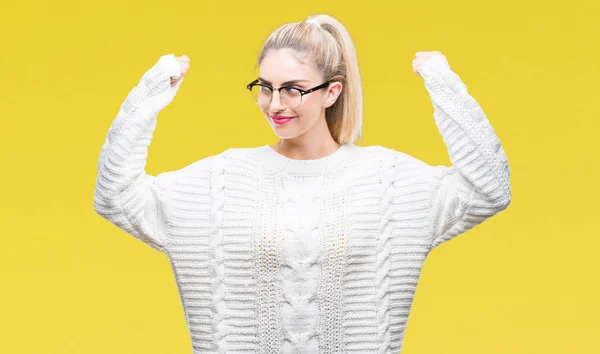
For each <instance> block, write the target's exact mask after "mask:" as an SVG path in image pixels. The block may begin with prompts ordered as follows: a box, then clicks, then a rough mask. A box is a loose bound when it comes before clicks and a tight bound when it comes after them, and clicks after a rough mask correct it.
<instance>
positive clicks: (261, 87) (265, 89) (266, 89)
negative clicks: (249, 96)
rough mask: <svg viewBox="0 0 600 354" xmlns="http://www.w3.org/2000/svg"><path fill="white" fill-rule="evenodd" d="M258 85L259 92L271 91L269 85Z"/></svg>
mask: <svg viewBox="0 0 600 354" xmlns="http://www.w3.org/2000/svg"><path fill="white" fill-rule="evenodd" d="M259 86H260V91H261V92H265V93H267V92H271V91H272V90H271V88H270V87H269V86H263V85H259Z"/></svg>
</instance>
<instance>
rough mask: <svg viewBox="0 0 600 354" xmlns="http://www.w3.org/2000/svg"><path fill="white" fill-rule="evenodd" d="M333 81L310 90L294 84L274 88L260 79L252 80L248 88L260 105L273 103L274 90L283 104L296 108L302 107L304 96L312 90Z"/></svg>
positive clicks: (327, 83) (326, 84) (323, 86)
mask: <svg viewBox="0 0 600 354" xmlns="http://www.w3.org/2000/svg"><path fill="white" fill-rule="evenodd" d="M331 82H333V80H329V81H327V82H325V83H323V84H321V85H319V86H315V87H313V88H311V89H308V90H302V89H299V88H297V87H293V86H283V87H280V88H273V87H271V86H269V85H267V84H261V83H259V82H258V79H256V80H254V81H252V82H251V83H249V84H248V85H246V88H248V90H249V91H250V95H251V96H252V99H253V100H254V102H256V103H257V104H258V105H261V106H262V105H267V104H270V103H271V100H272V99H273V91H274V90H277V91H279V99H280V102H281V104H283V105H285V106H287V107H288V108H291V109H295V108H298V107H300V104H302V96H304V95H307V94H309V93H311V92H314V91H317V90H320V89H322V88H325V87H327V86H329V84H330V83H331Z"/></svg>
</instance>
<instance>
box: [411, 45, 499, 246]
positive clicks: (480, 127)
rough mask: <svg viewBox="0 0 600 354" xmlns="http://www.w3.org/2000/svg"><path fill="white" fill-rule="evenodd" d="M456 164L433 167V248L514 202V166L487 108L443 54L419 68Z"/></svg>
mask: <svg viewBox="0 0 600 354" xmlns="http://www.w3.org/2000/svg"><path fill="white" fill-rule="evenodd" d="M418 73H419V74H420V75H421V76H422V77H423V79H424V80H425V88H426V89H427V91H428V92H429V95H430V97H431V102H432V104H433V108H434V113H433V116H434V119H435V123H436V125H437V127H438V129H439V131H440V134H441V135H442V138H443V140H444V143H445V144H446V146H447V148H448V154H449V157H450V161H451V163H452V166H427V167H424V169H426V171H424V172H425V173H427V174H429V175H430V176H431V177H432V180H433V186H434V189H433V194H432V198H433V200H432V220H433V230H432V235H431V248H433V247H436V246H438V245H439V244H441V243H443V242H446V241H448V240H450V239H452V238H453V237H455V236H458V235H460V234H461V233H463V232H465V231H467V230H469V229H471V228H473V227H474V226H476V225H478V224H481V223H482V222H484V221H485V220H486V219H488V218H490V217H492V216H493V215H495V214H497V213H499V212H500V211H502V210H504V209H506V208H507V207H508V205H509V204H510V202H511V185H510V168H509V165H508V160H507V157H506V154H505V153H504V149H503V148H502V145H501V143H500V140H499V139H498V137H497V136H496V134H495V132H494V129H493V128H492V126H491V125H490V122H489V121H488V119H487V117H486V116H485V114H484V113H483V110H482V109H481V107H480V106H479V104H478V103H477V101H475V99H474V98H473V97H471V96H470V95H469V93H468V92H467V87H466V86H465V84H463V82H462V81H461V79H460V78H459V76H458V75H457V74H456V73H454V72H453V71H452V70H451V69H450V65H449V64H448V61H447V59H446V57H445V56H444V55H443V54H441V53H440V54H438V55H434V56H432V57H429V58H427V59H426V60H425V61H424V62H423V63H422V64H421V65H420V67H419V68H418Z"/></svg>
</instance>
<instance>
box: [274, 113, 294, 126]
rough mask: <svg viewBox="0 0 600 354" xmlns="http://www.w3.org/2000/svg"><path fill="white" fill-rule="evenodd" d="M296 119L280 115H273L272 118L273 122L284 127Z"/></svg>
mask: <svg viewBox="0 0 600 354" xmlns="http://www.w3.org/2000/svg"><path fill="white" fill-rule="evenodd" d="M294 118H295V117H287V116H280V115H273V116H271V119H272V120H273V123H275V124H277V125H283V124H285V123H287V122H289V121H290V120H292V119H294Z"/></svg>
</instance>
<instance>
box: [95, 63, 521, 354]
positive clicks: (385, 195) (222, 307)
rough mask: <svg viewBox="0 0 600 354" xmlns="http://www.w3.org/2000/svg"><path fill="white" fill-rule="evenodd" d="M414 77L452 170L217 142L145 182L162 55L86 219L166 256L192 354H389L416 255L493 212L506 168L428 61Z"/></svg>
mask: <svg viewBox="0 0 600 354" xmlns="http://www.w3.org/2000/svg"><path fill="white" fill-rule="evenodd" d="M419 73H421V75H422V76H423V78H424V81H425V88H426V89H427V91H428V92H429V94H430V97H431V101H432V104H433V108H434V112H433V116H434V119H435V122H436V125H437V127H438V129H439V131H440V134H441V136H442V138H443V140H444V142H445V144H446V145H447V148H448V153H449V157H450V160H451V162H452V165H451V166H431V165H428V164H427V163H425V162H423V161H421V160H419V159H417V158H415V157H412V156H410V155H408V154H406V153H402V152H399V151H395V150H392V149H389V148H385V147H381V146H367V147H359V146H356V145H343V146H341V147H340V148H339V149H338V150H337V151H335V152H334V153H332V154H330V155H328V156H326V157H323V158H320V159H316V160H294V159H290V158H288V157H285V156H284V155H281V154H279V153H278V152H276V151H275V150H273V149H272V148H271V147H270V146H269V145H264V146H260V147H254V148H232V149H228V150H226V151H223V152H222V153H219V154H217V155H214V156H209V157H206V158H203V159H201V160H199V161H196V162H194V163H192V164H190V165H188V166H186V167H184V168H181V169H179V170H176V171H169V172H164V173H161V174H158V175H157V176H150V175H148V174H146V173H145V164H146V158H147V154H148V146H149V144H150V141H151V138H152V134H153V132H154V129H155V128H156V124H157V116H158V113H159V112H160V111H161V110H162V109H163V108H164V107H166V105H168V104H169V103H170V102H171V101H172V100H173V98H174V97H175V94H176V92H177V90H178V88H179V86H180V85H181V82H182V80H180V81H179V82H178V84H177V85H176V86H175V87H170V84H169V77H178V76H179V75H180V74H181V71H180V68H179V66H178V64H177V62H176V60H175V57H174V55H172V54H170V55H165V56H162V57H161V58H160V59H159V61H158V62H157V63H156V65H155V66H153V67H152V68H151V69H149V70H148V71H147V72H146V73H144V75H143V76H142V78H141V80H140V82H139V83H138V85H137V86H135V87H134V88H133V89H132V90H131V92H130V93H129V95H128V96H127V98H126V99H125V101H124V102H123V104H122V105H121V109H120V110H119V113H118V114H117V117H116V118H115V120H114V121H113V123H112V124H111V126H110V129H109V131H108V134H107V137H106V140H105V142H104V144H103V145H102V149H101V151H100V156H99V160H98V176H97V179H96V189H95V191H94V209H95V210H96V212H97V213H98V214H99V215H101V216H102V217H104V218H105V219H107V220H109V221H110V222H112V223H113V224H115V225H116V226H117V227H119V228H120V229H122V230H123V231H125V232H127V233H128V234H130V235H132V236H134V237H136V238H137V239H139V240H140V241H142V242H144V243H145V244H147V245H149V246H150V247H152V248H154V249H156V250H159V251H161V252H163V253H165V254H166V255H167V257H168V258H169V261H170V263H171V267H172V269H173V273H174V276H175V281H176V283H177V287H178V290H179V295H180V299H181V304H182V306H183V309H184V314H185V320H186V322H187V326H188V329H189V334H190V338H191V344H192V350H193V353H195V354H199V353H264V354H271V353H323V354H331V353H357V354H358V353H400V352H401V350H402V343H403V340H404V335H405V330H406V325H407V322H408V318H409V314H410V310H411V306H412V303H413V299H414V296H415V291H416V288H417V284H418V280H419V276H420V273H421V269H422V267H423V263H424V261H425V259H426V257H427V256H428V255H429V254H430V252H431V250H432V249H433V248H434V247H436V246H438V245H440V244H442V243H444V242H446V241H448V240H451V239H452V238H454V237H456V236H457V235H459V234H461V233H464V232H465V231H467V230H469V229H470V228H472V227H474V226H476V225H478V224H480V223H482V222H484V221H485V220H486V219H488V218H490V217H491V216H493V215H495V214H497V213H499V212H500V211H502V210H504V209H506V207H507V206H508V205H509V204H510V201H511V188H510V181H509V178H510V170H509V167H508V162H507V158H506V155H505V154H504V150H503V148H502V146H501V144H500V141H499V139H498V137H497V136H496V135H495V133H494V130H493V128H492V127H491V125H490V124H489V121H488V120H487V118H486V117H485V115H484V114H483V111H482V109H481V107H480V106H479V105H478V104H477V102H476V101H475V100H474V99H473V98H472V97H471V96H470V95H469V94H468V93H467V90H466V86H465V85H464V84H463V83H462V82H461V81H460V78H459V77H458V75H456V74H455V73H454V72H453V71H452V70H451V69H450V66H449V64H448V62H447V60H446V58H445V57H444V56H443V55H438V56H433V57H430V58H429V59H427V60H426V61H425V62H424V63H422V65H421V67H420V69H419Z"/></svg>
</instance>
